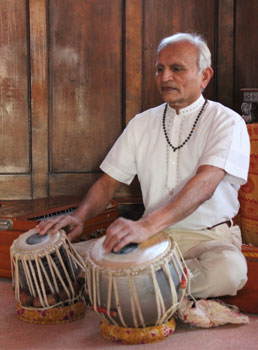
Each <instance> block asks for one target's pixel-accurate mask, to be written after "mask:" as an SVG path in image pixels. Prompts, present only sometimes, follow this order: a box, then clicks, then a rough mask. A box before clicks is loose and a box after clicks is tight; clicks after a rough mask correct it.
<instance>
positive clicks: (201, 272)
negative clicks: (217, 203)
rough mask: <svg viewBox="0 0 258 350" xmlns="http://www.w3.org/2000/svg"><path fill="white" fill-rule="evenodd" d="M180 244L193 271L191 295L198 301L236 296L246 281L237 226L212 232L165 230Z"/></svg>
mask: <svg viewBox="0 0 258 350" xmlns="http://www.w3.org/2000/svg"><path fill="white" fill-rule="evenodd" d="M165 231H166V232H167V233H168V234H169V235H171V236H172V237H173V239H174V240H175V241H176V242H177V244H178V246H179V249H180V250H181V252H182V255H183V257H184V259H185V262H186V265H187V267H188V268H189V270H190V276H191V278H190V287H189V292H190V294H191V295H193V296H194V297H196V298H208V297H219V296H223V295H236V293H237V291H238V290H239V289H241V288H242V287H243V286H244V285H245V283H246V281H247V264H246V260H245V257H244V256H243V254H242V253H241V243H242V240H241V232H240V229H239V227H238V226H231V227H228V226H227V225H226V224H222V225H219V226H216V227H214V228H213V229H205V230H200V231H190V230H181V229H173V228H170V229H167V230H165Z"/></svg>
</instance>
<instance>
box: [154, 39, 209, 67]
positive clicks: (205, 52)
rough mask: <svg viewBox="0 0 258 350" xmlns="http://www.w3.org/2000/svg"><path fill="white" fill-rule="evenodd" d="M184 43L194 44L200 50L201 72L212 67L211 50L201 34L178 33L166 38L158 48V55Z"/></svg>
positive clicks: (199, 62)
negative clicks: (164, 50)
mask: <svg viewBox="0 0 258 350" xmlns="http://www.w3.org/2000/svg"><path fill="white" fill-rule="evenodd" d="M182 41H187V42H189V43H191V44H193V45H194V46H195V47H196V49H197V50H198V53H199V59H198V68H199V71H200V72H202V71H204V70H205V69H206V68H208V67H210V66H211V52H210V49H209V48H208V45H207V43H206V41H205V40H204V39H203V37H202V36H201V35H199V34H194V33H193V34H190V33H177V34H174V35H171V36H169V37H167V38H164V39H162V40H161V42H160V44H159V46H158V49H157V53H158V54H159V53H160V51H161V50H163V49H164V48H165V47H166V46H168V45H171V44H174V43H177V42H182Z"/></svg>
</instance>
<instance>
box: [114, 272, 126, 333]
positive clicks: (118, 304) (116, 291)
mask: <svg viewBox="0 0 258 350" xmlns="http://www.w3.org/2000/svg"><path fill="white" fill-rule="evenodd" d="M112 279H113V286H114V292H115V300H116V308H117V312H118V315H119V317H120V321H121V323H122V324H123V326H124V327H127V325H126V323H125V321H124V318H123V314H122V310H121V305H120V302H119V296H118V290H117V284H116V278H115V277H113V276H112Z"/></svg>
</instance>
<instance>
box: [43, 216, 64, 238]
mask: <svg viewBox="0 0 258 350" xmlns="http://www.w3.org/2000/svg"><path fill="white" fill-rule="evenodd" d="M67 220H68V217H67V216H60V217H58V218H56V219H52V220H51V219H50V220H46V221H43V222H41V223H40V224H39V225H37V226H36V227H37V229H38V230H39V234H40V235H44V234H46V233H49V234H55V233H56V232H57V231H58V230H59V229H60V228H62V227H65V226H67V225H68V224H69V223H67Z"/></svg>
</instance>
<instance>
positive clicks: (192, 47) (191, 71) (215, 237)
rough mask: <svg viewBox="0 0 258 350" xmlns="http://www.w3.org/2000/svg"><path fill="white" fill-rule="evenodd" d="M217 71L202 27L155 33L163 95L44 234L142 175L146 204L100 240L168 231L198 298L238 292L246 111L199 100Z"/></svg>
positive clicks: (76, 229)
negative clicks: (199, 31) (75, 204)
mask: <svg viewBox="0 0 258 350" xmlns="http://www.w3.org/2000/svg"><path fill="white" fill-rule="evenodd" d="M212 76H213V69H212V68H211V55H210V51H209V49H208V47H207V45H206V43H205V41H204V40H203V39H202V38H201V37H200V36H198V35H193V34H186V33H178V34H175V35H173V36H171V37H168V38H165V39H163V40H162V41H161V43H160V45H159V47H158V53H157V62H156V82H157V86H158V89H159V92H160V94H161V96H162V98H163V100H164V102H165V103H163V104H162V105H160V106H158V107H155V108H152V109H149V110H147V111H145V112H143V113H141V114H139V115H137V116H136V117H135V118H133V119H132V120H131V122H130V123H129V124H128V126H127V127H126V129H125V130H124V132H123V133H122V135H121V136H120V137H119V139H118V140H117V142H116V143H115V144H114V146H113V147H112V149H111V150H110V152H109V153H108V155H107V157H106V158H105V159H104V161H103V162H102V164H101V166H100V168H101V169H102V171H103V172H104V174H103V176H102V177H101V178H100V179H99V180H98V181H97V182H96V183H95V184H94V185H93V186H92V187H91V189H90V190H89V192H88V193H87V195H86V197H85V198H84V200H83V201H82V203H81V204H80V206H79V208H78V209H77V210H76V212H75V213H74V214H73V215H71V216H66V217H60V218H57V219H55V220H53V221H49V222H47V223H41V224H39V225H38V229H39V231H40V233H41V234H45V233H46V232H47V231H48V230H49V231H50V232H51V233H55V232H56V231H57V230H59V229H60V228H62V227H64V226H69V228H70V233H69V237H70V238H71V239H72V238H73V237H75V236H77V235H79V234H80V233H81V231H82V227H83V223H84V221H85V220H87V219H89V218H90V217H92V216H94V215H96V214H97V213H99V212H100V211H102V210H104V209H105V208H106V206H107V205H108V203H109V202H110V200H111V199H112V198H113V196H114V194H115V192H116V191H117V189H118V188H119V186H120V185H121V183H125V184H130V183H131V182H132V180H133V178H134V177H135V175H136V174H137V175H138V178H139V182H140V185H141V190H142V196H143V202H144V206H145V213H144V215H143V217H142V218H141V219H140V220H138V221H131V220H128V219H124V218H118V219H117V220H116V221H114V223H113V224H111V225H110V226H109V228H108V229H107V231H106V238H105V240H104V243H103V244H104V248H105V249H106V250H107V252H109V251H111V250H112V249H114V250H115V251H118V250H119V249H121V248H122V247H124V246H125V245H127V244H128V243H130V242H143V241H145V240H146V239H148V238H149V237H151V236H152V235H155V234H156V233H158V232H160V231H161V230H166V231H167V232H168V233H169V234H171V235H172V236H173V238H174V239H175V240H176V241H177V243H178V245H179V247H180V249H181V251H182V253H183V256H184V258H185V260H186V263H187V265H188V268H189V270H190V271H191V274H192V280H191V294H192V295H193V296H195V297H199V298H207V297H216V296H220V295H235V294H236V292H237V290H239V289H240V288H242V287H243V286H244V284H245V283H246V280H247V277H246V274H247V267H246V262H245V259H244V257H243V255H242V253H241V250H240V248H241V233H240V230H239V228H238V226H234V225H233V223H232V218H233V217H234V216H235V215H236V214H237V212H238V209H239V202H238V190H239V187H240V186H241V185H242V184H244V183H245V182H246V180H247V174H248V166H249V152H250V145H249V137H248V134H247V130H246V126H245V123H244V121H243V120H242V118H241V117H240V116H239V115H238V114H237V113H235V112H234V111H232V110H231V109H229V108H227V107H225V106H223V105H221V104H219V103H216V102H213V101H208V100H206V99H204V97H203V95H202V92H203V90H204V89H205V88H206V86H207V85H208V83H209V81H210V80H211V78H212Z"/></svg>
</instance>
